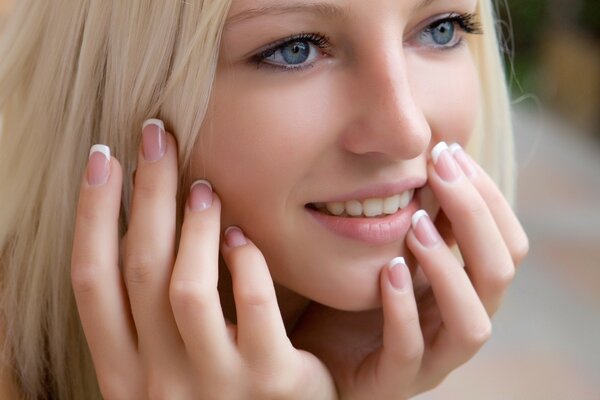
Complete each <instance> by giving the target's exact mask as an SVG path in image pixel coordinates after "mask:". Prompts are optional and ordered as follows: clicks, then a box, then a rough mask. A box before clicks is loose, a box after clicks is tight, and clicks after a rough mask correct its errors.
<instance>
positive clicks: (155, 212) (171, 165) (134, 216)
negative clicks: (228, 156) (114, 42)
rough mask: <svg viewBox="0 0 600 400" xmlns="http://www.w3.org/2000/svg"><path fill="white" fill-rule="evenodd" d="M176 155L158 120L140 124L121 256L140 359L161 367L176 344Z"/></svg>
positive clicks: (169, 356)
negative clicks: (173, 276) (173, 283)
mask: <svg viewBox="0 0 600 400" xmlns="http://www.w3.org/2000/svg"><path fill="white" fill-rule="evenodd" d="M176 191H177V152H176V143H175V140H174V138H173V137H172V136H171V135H170V134H167V133H166V132H165V130H164V125H163V124H162V122H161V121H158V120H149V121H147V122H146V123H144V127H143V139H142V144H141V146H140V149H139V152H138V163H137V172H136V182H135V188H134V192H133V201H132V209H131V218H130V223H129V229H128V231H127V244H126V246H125V250H126V253H125V255H124V268H123V271H124V275H125V283H126V285H127V290H128V293H129V300H130V303H131V309H132V314H133V319H134V321H135V325H136V329H137V334H138V340H139V348H140V352H141V353H142V357H143V358H145V359H149V360H150V363H151V364H152V365H164V363H165V360H166V359H169V358H172V356H173V352H174V351H175V349H177V348H178V347H179V345H180V344H181V339H180V337H179V333H178V332H177V327H176V324H175V321H174V318H173V313H172V311H171V305H170V303H169V282H170V278H171V270H172V266H173V263H174V253H175V251H174V246H175V220H176V219H175V218H176V201H175V197H176Z"/></svg>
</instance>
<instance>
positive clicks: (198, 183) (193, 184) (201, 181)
mask: <svg viewBox="0 0 600 400" xmlns="http://www.w3.org/2000/svg"><path fill="white" fill-rule="evenodd" d="M196 185H206V186H208V187H209V188H210V190H211V191H212V190H213V188H212V185H211V184H210V182H209V181H207V180H204V179H198V180H197V181H194V183H192V186H190V188H193V187H194V186H196Z"/></svg>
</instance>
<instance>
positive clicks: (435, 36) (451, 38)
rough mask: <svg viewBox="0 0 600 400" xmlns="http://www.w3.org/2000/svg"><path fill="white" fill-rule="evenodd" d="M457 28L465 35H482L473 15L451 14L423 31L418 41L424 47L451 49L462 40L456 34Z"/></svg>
mask: <svg viewBox="0 0 600 400" xmlns="http://www.w3.org/2000/svg"><path fill="white" fill-rule="evenodd" d="M457 28H458V29H460V30H462V31H464V32H466V33H474V34H478V33H482V32H481V26H480V25H479V23H478V22H476V21H475V15H473V14H451V15H449V16H448V17H446V18H443V19H440V20H438V21H435V22H433V23H432V24H430V25H429V26H427V27H426V28H425V29H423V30H422V31H421V33H420V34H419V39H421V41H422V43H423V44H425V45H426V46H431V47H433V48H440V49H451V48H454V47H456V46H458V45H459V44H461V43H462V38H461V37H460V36H459V35H458V34H457Z"/></svg>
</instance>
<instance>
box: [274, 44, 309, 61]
mask: <svg viewBox="0 0 600 400" xmlns="http://www.w3.org/2000/svg"><path fill="white" fill-rule="evenodd" d="M310 50H311V48H310V44H309V43H308V42H307V41H306V40H304V41H298V42H292V43H289V44H287V45H285V47H283V48H282V49H281V50H280V52H281V57H282V58H283V60H284V61H285V62H286V63H287V64H291V65H296V64H302V63H303V62H305V61H306V60H308V57H309V56H310Z"/></svg>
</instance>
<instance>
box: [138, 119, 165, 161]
mask: <svg viewBox="0 0 600 400" xmlns="http://www.w3.org/2000/svg"><path fill="white" fill-rule="evenodd" d="M142 131H143V132H144V133H143V138H142V141H143V151H144V159H145V160H146V161H148V162H153V161H158V160H160V159H161V158H162V156H163V155H164V154H165V151H166V149H167V140H166V139H167V138H166V135H165V125H164V124H163V122H162V121H161V120H159V119H149V120H147V121H146V122H144V125H143V126H142Z"/></svg>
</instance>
